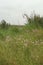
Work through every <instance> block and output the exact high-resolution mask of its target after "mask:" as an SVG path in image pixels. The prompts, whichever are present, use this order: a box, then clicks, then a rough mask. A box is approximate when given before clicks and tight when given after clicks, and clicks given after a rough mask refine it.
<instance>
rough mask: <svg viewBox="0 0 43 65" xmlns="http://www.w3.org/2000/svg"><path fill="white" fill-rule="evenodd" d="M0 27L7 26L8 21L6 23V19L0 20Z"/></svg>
mask: <svg viewBox="0 0 43 65" xmlns="http://www.w3.org/2000/svg"><path fill="white" fill-rule="evenodd" d="M1 28H3V29H4V28H8V23H6V21H5V20H2V21H1Z"/></svg>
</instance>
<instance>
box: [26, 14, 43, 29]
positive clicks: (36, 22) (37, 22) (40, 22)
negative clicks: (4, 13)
mask: <svg viewBox="0 0 43 65" xmlns="http://www.w3.org/2000/svg"><path fill="white" fill-rule="evenodd" d="M25 16H26V17H27V20H28V23H27V25H28V26H30V27H31V26H32V28H33V27H34V26H35V27H36V28H39V27H42V28H43V17H40V15H36V14H34V16H33V17H28V15H27V14H25Z"/></svg>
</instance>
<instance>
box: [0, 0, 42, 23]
mask: <svg viewBox="0 0 43 65" xmlns="http://www.w3.org/2000/svg"><path fill="white" fill-rule="evenodd" d="M33 10H35V12H36V13H38V14H40V15H43V0H0V20H1V19H3V18H4V19H6V20H8V21H10V22H11V23H12V21H13V23H17V22H18V21H19V22H20V24H23V21H24V20H23V17H22V14H24V13H27V14H30V13H31V11H33ZM15 21H16V22H15Z"/></svg>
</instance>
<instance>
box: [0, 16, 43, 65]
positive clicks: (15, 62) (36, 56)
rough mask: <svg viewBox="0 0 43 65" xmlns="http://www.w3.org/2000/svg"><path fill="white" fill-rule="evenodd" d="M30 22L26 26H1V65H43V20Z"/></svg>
mask: <svg viewBox="0 0 43 65" xmlns="http://www.w3.org/2000/svg"><path fill="white" fill-rule="evenodd" d="M28 21H29V22H30V23H29V24H26V25H24V26H13V25H8V24H6V23H5V21H4V23H3V22H2V23H1V24H0V65H43V24H42V22H43V18H42V19H41V18H38V17H37V16H36V17H35V18H34V19H32V18H29V19H28ZM32 21H33V22H32ZM36 21H37V22H38V23H37V22H36ZM39 21H40V22H41V25H40V24H39Z"/></svg>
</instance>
